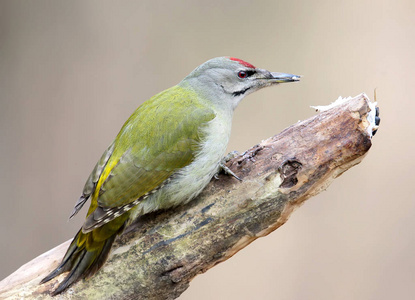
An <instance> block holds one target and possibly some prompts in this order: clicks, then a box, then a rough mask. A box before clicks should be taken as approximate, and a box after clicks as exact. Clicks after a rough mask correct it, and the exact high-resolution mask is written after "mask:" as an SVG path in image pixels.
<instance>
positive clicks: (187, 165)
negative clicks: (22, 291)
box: [40, 57, 300, 295]
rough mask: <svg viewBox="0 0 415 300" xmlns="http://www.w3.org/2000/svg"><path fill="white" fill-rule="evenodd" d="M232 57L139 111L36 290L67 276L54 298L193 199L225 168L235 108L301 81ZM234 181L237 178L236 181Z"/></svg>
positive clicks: (89, 187)
mask: <svg viewBox="0 0 415 300" xmlns="http://www.w3.org/2000/svg"><path fill="white" fill-rule="evenodd" d="M299 80H300V76H297V75H293V74H286V73H279V72H270V71H267V70H265V69H260V68H257V67H255V66H254V65H252V64H250V63H248V62H246V61H243V60H241V59H238V58H234V57H216V58H213V59H210V60H208V61H207V62H205V63H203V64H201V65H200V66H198V67H197V68H196V69H194V70H193V71H192V72H191V73H190V74H189V75H188V76H186V77H185V78H184V79H183V80H182V81H181V82H180V83H178V84H177V85H175V86H173V87H171V88H169V89H167V90H165V91H163V92H160V93H158V94H156V95H155V96H153V97H151V98H150V99H149V100H147V101H145V102H144V103H143V104H142V105H140V106H139V107H138V108H137V109H136V110H135V112H134V113H133V114H132V115H131V116H130V117H129V118H128V120H127V121H126V122H125V123H124V125H123V126H122V128H121V130H120V132H119V133H118V135H117V136H116V138H115V140H114V141H113V142H112V143H111V144H110V146H109V147H108V148H107V149H106V150H105V151H104V153H103V154H102V156H101V158H100V159H99V160H98V162H97V164H96V165H95V168H94V169H93V170H92V173H91V174H90V176H89V177H88V179H87V181H86V183H85V186H84V188H83V191H82V194H81V197H80V198H79V200H78V201H77V202H76V204H75V207H74V210H73V212H72V214H71V215H70V218H72V217H73V216H75V215H76V214H77V213H78V212H79V211H80V209H81V208H82V206H83V205H84V204H85V203H86V202H87V201H88V200H90V206H89V209H88V212H87V215H86V219H85V221H84V223H83V225H82V228H81V229H79V231H78V232H77V234H76V235H75V237H74V238H73V240H72V242H71V244H70V246H69V247H68V249H67V251H66V254H65V255H64V257H63V259H62V262H61V263H60V264H59V265H58V266H57V267H56V269H54V270H53V271H52V272H51V273H50V274H49V275H47V276H46V277H45V278H43V279H42V280H41V282H40V284H43V283H46V282H48V281H50V280H51V279H53V278H55V277H56V276H58V275H60V274H62V273H65V272H69V274H67V275H66V277H65V278H64V279H63V281H62V282H61V283H60V284H59V286H58V287H57V288H56V289H55V290H54V291H53V292H52V295H57V294H59V293H62V292H63V291H65V290H66V289H67V288H68V287H70V286H71V285H72V284H74V283H75V282H77V281H79V280H81V279H83V278H88V277H91V276H93V275H94V274H95V273H96V272H97V271H98V270H99V269H100V268H101V267H102V266H103V265H104V263H105V261H106V259H107V257H108V255H109V253H110V249H111V246H112V244H113V242H114V240H115V238H116V237H117V236H118V235H120V234H121V233H122V232H123V230H124V229H125V228H126V227H127V226H128V225H130V224H131V223H132V222H133V221H134V220H135V219H137V218H139V217H140V216H143V215H145V214H148V213H150V212H154V211H158V210H166V209H172V208H174V207H176V206H178V205H184V204H186V203H188V202H189V201H190V200H192V199H194V198H195V197H196V196H197V195H198V194H199V193H200V192H201V191H202V190H203V189H204V187H205V186H206V185H207V184H208V183H209V182H210V180H211V179H212V177H213V176H215V175H216V174H217V173H218V172H219V171H220V169H221V168H223V169H224V170H225V172H226V171H227V172H228V173H229V174H232V175H235V174H234V173H232V171H230V170H229V169H228V168H227V167H226V166H225V165H224V164H223V160H222V159H223V157H224V155H225V152H226V148H227V145H228V141H229V137H230V133H231V124H232V117H233V113H234V110H235V108H236V107H237V105H238V104H239V103H240V101H241V100H242V99H243V98H244V97H245V96H247V95H249V94H251V93H253V92H255V91H258V90H260V89H262V88H264V87H268V86H272V85H277V84H280V83H285V82H295V81H299ZM235 177H236V178H237V176H236V175H235Z"/></svg>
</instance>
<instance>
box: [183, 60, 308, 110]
mask: <svg viewBox="0 0 415 300" xmlns="http://www.w3.org/2000/svg"><path fill="white" fill-rule="evenodd" d="M299 80H300V76H298V75H292V74H286V73H279V72H270V71H267V70H264V69H260V68H256V67H255V66H253V65H252V64H250V63H247V62H245V61H243V60H241V59H238V58H234V57H216V58H213V59H211V60H208V61H207V62H205V63H203V64H202V65H200V66H199V67H197V68H196V69H195V70H194V71H193V72H191V73H190V74H189V75H188V76H187V77H186V78H185V79H183V81H182V82H181V83H180V84H179V85H182V86H189V87H191V88H193V89H194V90H195V91H196V92H198V93H200V94H201V95H203V96H204V97H206V98H208V99H210V100H211V101H214V102H217V103H218V104H220V103H222V104H224V103H227V104H229V105H230V107H231V108H232V109H235V107H236V106H237V104H238V103H239V102H240V101H241V100H242V99H243V97H245V96H246V95H249V94H251V93H253V92H255V91H257V90H259V89H262V88H264V87H267V86H271V85H276V84H279V83H285V82H294V81H299Z"/></svg>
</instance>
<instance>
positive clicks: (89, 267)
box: [40, 226, 124, 296]
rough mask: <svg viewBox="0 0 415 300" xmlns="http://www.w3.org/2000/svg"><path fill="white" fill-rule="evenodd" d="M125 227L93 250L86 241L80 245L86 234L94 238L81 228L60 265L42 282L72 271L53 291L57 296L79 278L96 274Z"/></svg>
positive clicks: (95, 244)
mask: <svg viewBox="0 0 415 300" xmlns="http://www.w3.org/2000/svg"><path fill="white" fill-rule="evenodd" d="M123 228H124V226H121V228H119V230H117V231H116V232H115V233H114V234H112V235H111V236H110V237H108V238H107V239H105V240H103V241H101V242H98V243H94V247H93V249H91V250H87V247H86V242H83V243H81V244H80V245H79V242H78V241H80V240H84V241H85V235H87V238H88V240H90V239H92V234H93V233H92V232H89V233H86V234H85V233H83V232H82V229H80V230H79V231H78V233H77V234H76V236H75V237H74V239H73V240H72V243H71V245H70V246H69V248H68V250H67V251H66V254H65V256H64V257H63V259H62V262H61V263H60V265H59V266H58V267H57V268H56V269H55V270H53V271H52V272H51V273H50V274H49V275H48V276H46V277H45V278H43V279H42V281H41V282H40V284H43V283H45V282H48V281H49V280H51V279H53V278H55V277H56V276H58V275H60V274H62V273H64V272H68V271H70V273H69V274H68V275H67V276H66V277H65V279H64V280H63V281H62V282H61V283H60V284H59V286H58V288H57V289H56V290H55V291H54V292H52V295H53V296H55V295H57V294H60V293H62V292H63V291H64V290H66V289H67V288H68V287H70V286H71V285H72V284H73V283H75V282H77V281H78V280H80V279H83V278H86V277H90V276H92V275H94V274H95V273H96V272H97V271H98V270H99V269H100V268H101V267H102V265H103V264H104V263H105V261H106V260H107V258H108V255H109V253H110V250H111V246H112V244H113V243H114V240H115V238H116V237H117V235H118V233H120V232H121V231H122V230H123Z"/></svg>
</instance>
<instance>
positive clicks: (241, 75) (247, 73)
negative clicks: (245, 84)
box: [238, 70, 255, 79]
mask: <svg viewBox="0 0 415 300" xmlns="http://www.w3.org/2000/svg"><path fill="white" fill-rule="evenodd" d="M253 74H255V71H254V70H246V71H245V70H241V71H239V72H238V77H239V78H242V79H243V78H246V77H249V76H252V75H253Z"/></svg>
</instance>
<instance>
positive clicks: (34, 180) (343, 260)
mask: <svg viewBox="0 0 415 300" xmlns="http://www.w3.org/2000/svg"><path fill="white" fill-rule="evenodd" d="M224 55H229V56H235V57H239V58H242V59H245V60H247V61H249V62H251V63H253V64H254V65H257V66H259V67H262V68H267V69H269V70H272V71H282V72H291V73H294V74H301V75H304V78H303V79H302V81H301V82H300V83H298V84H286V85H283V86H280V87H277V88H269V89H266V90H263V91H260V92H258V93H256V94H253V95H250V96H248V97H247V98H246V99H245V100H244V101H243V102H242V104H241V105H240V106H239V107H238V109H237V111H236V114H235V119H234V126H233V133H232V138H231V141H230V144H229V150H239V151H243V150H245V149H247V148H249V147H250V146H252V145H254V144H256V143H257V142H259V141H260V140H262V139H265V138H267V137H269V136H271V135H273V134H275V133H277V132H279V131H281V130H282V129H283V128H284V127H286V126H288V125H290V124H292V123H294V122H296V121H297V120H302V119H305V118H308V117H310V116H312V115H313V114H314V111H313V110H312V109H310V108H309V106H310V105H322V104H328V103H330V102H331V101H333V100H335V99H336V98H337V97H338V96H339V95H342V96H355V95H357V94H359V93H361V92H365V93H367V94H368V95H369V96H370V97H371V98H372V97H373V90H374V88H376V87H377V94H378V102H379V106H380V108H381V116H382V123H381V125H382V126H381V128H380V130H379V132H378V134H377V135H376V136H375V138H374V140H373V142H374V144H373V147H372V149H371V150H370V152H369V154H368V156H367V157H366V159H365V160H364V161H363V163H362V164H360V165H358V166H356V167H354V168H353V169H352V170H350V171H348V172H346V173H345V174H344V175H343V176H341V177H340V178H338V179H337V180H336V181H335V182H334V183H333V184H332V185H331V186H330V187H329V188H328V190H327V191H326V192H324V193H322V194H321V195H319V196H317V197H315V198H312V199H310V200H309V201H308V202H307V203H306V204H305V205H304V206H303V207H301V209H299V210H298V211H297V212H295V213H294V215H293V216H292V217H291V219H290V220H289V221H288V223H287V224H286V225H284V226H283V227H281V228H280V229H279V230H277V231H276V232H274V233H272V234H271V235H269V236H268V237H266V238H262V239H259V240H257V241H256V242H254V243H253V244H251V245H250V246H249V247H247V248H246V249H244V250H243V251H241V252H240V253H238V254H237V255H236V256H235V257H233V258H232V259H230V260H229V261H227V262H225V263H223V264H221V265H219V266H217V267H215V268H214V269H212V270H210V271H209V272H207V273H206V274H204V275H200V276H198V277H197V278H196V279H195V280H194V282H192V284H191V287H190V288H189V289H188V291H186V292H185V293H184V294H183V295H182V297H181V299H182V300H189V299H377V300H379V299H413V298H414V297H415V284H414V279H415V278H414V277H415V275H414V274H415V273H414V268H415V255H414V250H415V249H414V247H415V239H414V228H415V217H414V215H415V202H414V196H413V189H414V184H415V183H414V166H415V154H414V153H415V140H414V126H413V123H414V116H413V114H414V112H413V110H414V109H415V104H414V103H415V93H414V90H415V89H414V85H415V83H414V79H415V76H414V69H415V63H414V57H415V5H414V2H413V1H410V0H408V1H404V0H400V1H392V0H390V1H368V0H365V1H362V0H359V1H332V0H327V1H256V2H254V1H240V0H239V1H55V0H51V1H1V2H0V191H1V200H0V201H1V207H0V239H1V247H0V251H1V255H0V278H3V277H5V276H7V275H8V274H9V273H11V272H12V271H14V270H15V269H17V268H18V267H19V266H20V265H22V264H23V263H25V262H27V261H29V260H30V259H32V258H34V257H36V256H37V255H39V254H41V253H43V252H45V251H47V250H49V249H50V248H52V247H54V246H56V245H57V244H59V243H61V242H63V241H65V240H67V239H69V238H72V236H73V235H74V234H75V233H76V231H77V229H78V228H79V227H80V226H81V223H82V221H83V216H84V214H85V210H84V211H82V212H81V214H80V216H77V217H76V218H75V219H74V220H72V221H71V222H68V221H67V219H68V216H69V213H70V212H71V210H72V207H73V205H74V203H75V201H76V200H77V198H78V196H79V195H80V192H81V189H82V187H83V184H84V182H85V180H86V178H87V176H88V175H89V172H90V171H91V169H92V168H93V166H94V164H95V162H96V160H97V159H98V158H99V157H100V155H101V153H102V151H103V150H104V149H105V148H106V147H107V145H108V144H109V143H110V142H111V141H112V139H113V138H114V136H115V135H116V134H117V132H118V130H119V128H120V127H121V125H122V124H123V122H124V121H125V120H126V119H127V118H128V116H129V115H130V114H131V113H132V112H133V110H134V109H135V108H136V107H137V106H138V105H139V104H140V103H142V102H143V101H144V100H146V99H148V98H149V97H150V96H152V95H154V94H155V93H157V92H159V91H162V90H163V89H166V88H168V87H170V86H172V85H174V84H176V83H178V82H179V81H180V80H181V79H182V78H183V77H184V76H186V75H187V74H188V73H189V72H190V71H192V70H193V69H194V68H195V67H196V66H198V65H199V64H201V63H203V62H204V61H206V60H208V59H210V58H212V57H216V56H224ZM137 267H139V266H137Z"/></svg>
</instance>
